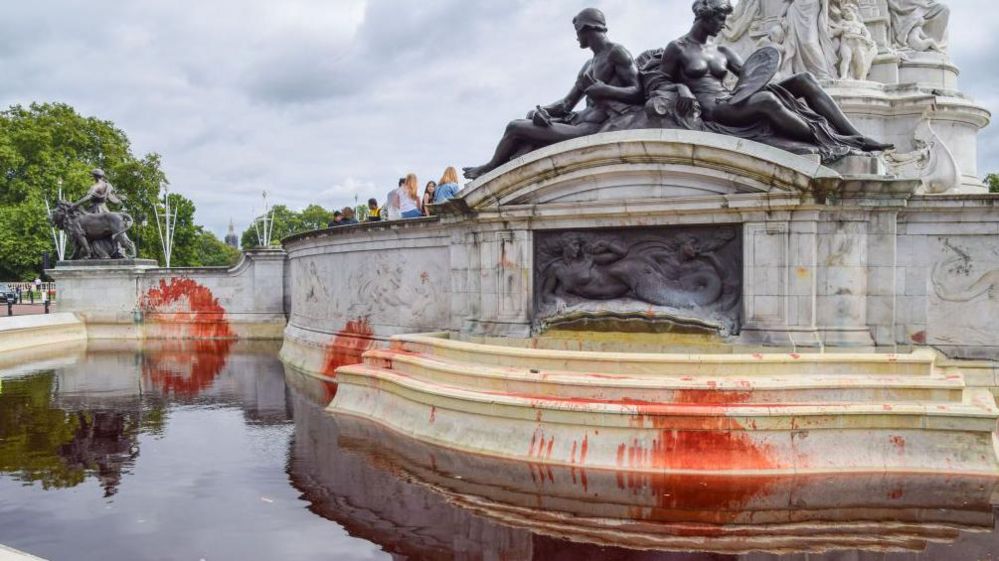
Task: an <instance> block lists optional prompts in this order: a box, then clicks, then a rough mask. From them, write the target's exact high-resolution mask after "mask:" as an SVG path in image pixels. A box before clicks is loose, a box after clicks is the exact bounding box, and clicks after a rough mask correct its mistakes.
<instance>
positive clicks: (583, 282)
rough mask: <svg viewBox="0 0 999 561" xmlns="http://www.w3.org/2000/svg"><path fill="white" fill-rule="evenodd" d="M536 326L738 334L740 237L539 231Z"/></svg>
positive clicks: (732, 230)
mask: <svg viewBox="0 0 999 561" xmlns="http://www.w3.org/2000/svg"><path fill="white" fill-rule="evenodd" d="M535 264H536V267H535V271H536V272H535V294H536V303H535V310H536V313H535V326H536V328H537V329H539V330H544V329H546V328H548V327H552V326H559V325H571V324H573V323H580V322H586V323H589V324H590V328H592V327H593V326H594V324H601V323H602V324H604V325H617V326H618V327H620V326H621V325H623V324H627V323H629V322H630V321H631V320H635V319H641V320H642V321H639V322H633V323H639V324H645V325H646V326H647V327H648V328H649V329H665V330H670V331H690V332H711V333H720V334H722V335H728V334H733V333H735V332H737V331H738V329H739V326H740V303H741V301H742V239H741V235H740V229H739V228H738V227H734V226H720V227H683V228H635V229H625V230H588V231H576V232H545V233H539V234H538V235H537V237H536V244H535Z"/></svg>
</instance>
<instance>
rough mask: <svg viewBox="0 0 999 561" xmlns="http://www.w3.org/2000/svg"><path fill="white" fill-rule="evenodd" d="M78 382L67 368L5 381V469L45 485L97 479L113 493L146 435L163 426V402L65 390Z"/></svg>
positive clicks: (0, 408) (0, 463) (1, 397)
mask: <svg viewBox="0 0 999 561" xmlns="http://www.w3.org/2000/svg"><path fill="white" fill-rule="evenodd" d="M73 381H74V380H73V377H72V376H67V374H66V372H65V371H60V372H59V373H56V372H47V373H44V374H39V375H35V376H29V377H25V378H19V379H13V380H5V381H4V383H3V392H2V393H0V472H3V473H8V474H11V475H12V476H13V477H15V478H17V479H19V480H21V481H25V482H32V483H34V482H37V483H40V484H41V485H42V486H43V487H44V488H46V489H49V488H67V487H74V486H76V485H79V484H80V483H82V482H83V481H84V480H85V479H86V478H87V477H95V478H97V479H98V480H99V481H100V484H101V487H102V488H103V489H104V496H105V497H111V496H113V495H114V494H115V493H116V492H117V489H118V486H119V484H120V483H121V479H122V476H123V474H124V473H127V472H128V470H129V469H130V468H131V466H132V465H133V463H134V461H135V458H136V457H137V456H138V454H139V447H138V435H139V433H140V432H142V431H153V432H155V431H157V430H160V429H161V428H162V424H163V408H162V404H160V403H156V402H155V401H144V400H142V399H141V398H138V397H135V398H127V397H124V396H115V397H114V398H112V399H111V400H109V401H104V400H101V401H99V402H90V403H81V402H80V401H81V400H77V399H73V398H72V397H71V396H72V395H73V394H71V393H63V392H64V389H63V388H65V387H66V386H72V384H73ZM87 401H89V400H87Z"/></svg>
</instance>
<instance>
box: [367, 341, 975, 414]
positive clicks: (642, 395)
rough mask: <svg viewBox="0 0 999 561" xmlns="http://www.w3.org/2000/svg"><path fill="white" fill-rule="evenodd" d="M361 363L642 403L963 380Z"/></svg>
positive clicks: (908, 398)
mask: <svg viewBox="0 0 999 561" xmlns="http://www.w3.org/2000/svg"><path fill="white" fill-rule="evenodd" d="M364 363H365V364H366V365H368V366H371V367H374V368H385V369H391V370H394V371H396V372H399V373H404V374H406V375H408V376H411V377H413V378H416V379H420V380H424V381H429V382H436V383H440V384H445V385H450V386H455V387H462V388H466V389H478V390H482V391H489V392H505V393H513V394H517V395H522V396H550V395H559V396H560V397H563V398H571V399H592V400H607V401H609V400H631V401H636V402H639V401H640V402H646V403H675V404H687V405H697V404H702V405H706V404H714V405H720V404H725V405H729V406H731V407H740V406H746V405H761V404H769V405H778V404H786V403H802V404H805V403H812V404H826V405H830V404H837V403H854V402H883V403H913V402H917V403H921V402H932V403H940V404H947V403H960V402H961V401H962V400H963V397H964V390H965V385H964V382H963V381H962V380H961V377H960V375H957V374H953V373H948V374H946V375H944V374H939V375H934V376H930V377H924V376H884V375H880V376H879V375H859V374H841V375H821V376H794V377H791V376H786V377H778V376H768V375H763V374H758V375H753V376H745V377H709V376H680V377H677V376H669V375H665V376H664V375H655V374H649V373H645V374H612V375H606V374H592V373H580V372H567V371H533V372H532V371H529V370H524V369H520V368H503V367H498V366H482V365H478V364H472V363H459V362H452V361H449V360H445V359H443V358H441V357H439V356H435V355H424V354H418V353H412V352H408V351H404V350H393V349H385V350H376V351H370V352H368V353H366V354H365V355H364Z"/></svg>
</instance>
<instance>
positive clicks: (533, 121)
mask: <svg viewBox="0 0 999 561" xmlns="http://www.w3.org/2000/svg"><path fill="white" fill-rule="evenodd" d="M572 23H573V25H574V26H575V28H576V37H577V39H578V40H579V46H580V48H582V49H590V50H592V51H593V58H592V59H590V60H589V61H587V62H586V64H585V65H583V69H582V70H581V71H580V72H579V77H578V78H577V79H576V84H575V85H574V86H573V87H572V90H571V91H569V95H567V96H565V98H563V99H561V100H559V101H556V102H555V103H553V104H551V105H547V106H544V107H541V106H539V107H538V108H537V109H536V110H535V111H531V112H530V113H529V114H528V115H527V118H526V119H520V120H516V121H513V122H511V123H510V124H509V125H508V126H507V128H506V132H505V133H504V134H503V138H502V140H500V142H499V146H497V148H496V152H495V154H494V155H493V158H492V159H491V160H489V162H488V163H486V164H484V165H481V166H476V167H468V168H465V170H464V171H465V177H467V178H468V179H475V178H477V177H480V176H482V175H484V174H486V173H488V172H490V171H492V170H494V169H496V168H497V167H499V166H501V165H503V164H505V163H507V162H509V161H510V160H512V159H514V158H516V157H518V156H522V155H524V154H527V153H528V152H532V151H534V150H536V149H538V148H542V147H544V146H548V145H549V144H555V143H556V142H561V141H564V140H570V139H573V138H578V137H581V136H586V135H590V134H594V133H596V132H599V131H600V129H601V128H602V126H603V125H604V124H605V123H606V122H607V121H608V120H609V119H611V118H612V117H615V116H619V115H621V114H623V113H626V112H629V111H632V110H634V109H635V108H636V106H637V104H640V103H641V102H642V88H641V84H640V83H639V79H638V68H637V67H636V66H635V61H634V59H633V58H632V56H631V53H629V52H628V50H627V49H625V48H624V47H622V46H621V45H618V44H616V43H612V42H611V41H610V40H609V39H608V38H607V20H606V18H605V17H604V14H603V12H601V11H600V10H597V9H595V8H587V9H585V10H583V11H582V12H580V13H579V15H577V16H576V17H575V18H573V20H572ZM584 97H585V98H586V107H585V108H584V109H583V110H582V111H579V112H578V113H577V112H574V111H573V109H574V108H575V107H576V105H578V104H579V102H580V101H581V100H582V99H583V98H584Z"/></svg>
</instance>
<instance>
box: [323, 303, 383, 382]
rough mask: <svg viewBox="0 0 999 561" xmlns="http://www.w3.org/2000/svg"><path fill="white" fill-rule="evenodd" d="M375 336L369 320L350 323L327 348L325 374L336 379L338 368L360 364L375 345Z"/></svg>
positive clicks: (361, 319) (363, 319)
mask: <svg viewBox="0 0 999 561" xmlns="http://www.w3.org/2000/svg"><path fill="white" fill-rule="evenodd" d="M373 335H374V330H373V329H372V328H371V324H370V323H369V322H368V319H367V318H359V319H356V320H353V321H348V322H347V325H346V326H345V327H344V328H343V329H342V330H340V331H338V332H337V334H336V336H335V337H334V338H333V341H332V342H331V343H330V345H329V346H328V347H327V348H326V359H325V360H324V361H323V374H325V375H326V376H329V377H335V376H336V370H337V368H340V367H341V366H352V365H354V364H360V363H361V362H362V357H363V355H364V353H365V352H366V351H368V350H369V349H371V347H373V346H374V344H375V341H374V339H373ZM334 395H335V392H334Z"/></svg>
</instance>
